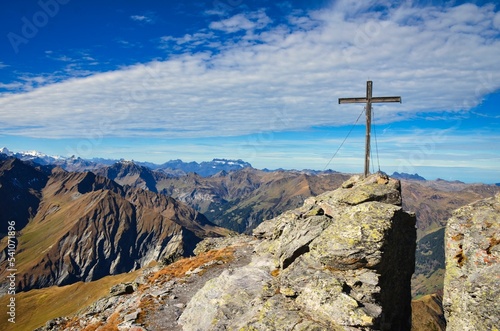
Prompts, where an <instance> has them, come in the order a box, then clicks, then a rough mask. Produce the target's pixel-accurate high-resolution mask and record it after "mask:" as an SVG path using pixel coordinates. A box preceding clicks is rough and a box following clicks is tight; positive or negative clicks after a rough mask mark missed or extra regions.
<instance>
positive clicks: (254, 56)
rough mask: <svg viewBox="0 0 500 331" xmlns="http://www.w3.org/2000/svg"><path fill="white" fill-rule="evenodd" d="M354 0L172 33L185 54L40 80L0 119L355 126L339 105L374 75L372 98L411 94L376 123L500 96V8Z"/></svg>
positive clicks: (53, 130)
mask: <svg viewBox="0 0 500 331" xmlns="http://www.w3.org/2000/svg"><path fill="white" fill-rule="evenodd" d="M357 3H359V2H357ZM374 3H375V2H370V4H372V5H373V4H374ZM349 4H350V2H347V1H337V2H335V5H334V6H332V7H330V8H325V9H321V10H316V11H312V12H308V13H302V14H300V13H295V14H294V15H293V16H290V19H289V23H288V24H285V23H275V24H273V22H272V20H271V19H270V18H269V16H268V15H267V14H266V12H265V11H264V10H258V11H254V12H247V13H243V14H242V13H240V14H237V15H234V16H232V17H230V18H227V19H221V20H219V21H216V22H213V23H211V24H210V25H209V27H208V28H205V29H202V30H200V31H198V32H194V33H191V34H186V35H184V36H183V37H180V38H178V37H175V38H174V37H164V38H163V40H162V47H163V48H165V50H166V51H168V49H169V47H176V50H177V52H176V55H175V56H171V57H169V58H168V59H166V60H162V61H154V62H150V63H145V64H138V65H134V66H129V67H126V68H122V69H120V70H115V71H110V72H103V73H94V74H90V75H87V76H86V77H82V78H74V79H70V80H66V81H44V82H40V83H37V84H35V83H36V81H35V77H32V78H31V79H32V80H33V81H34V82H35V83H33V85H32V88H31V89H30V90H29V91H28V92H24V93H18V94H16V95H4V96H1V97H0V118H2V121H3V122H4V123H8V124H9V125H10V126H11V127H15V128H19V129H18V130H17V131H16V132H15V134H17V135H24V136H32V137H51V138H64V137H82V136H84V137H85V136H88V134H89V123H93V124H92V125H93V127H95V128H97V129H96V130H97V131H96V132H97V133H96V134H101V135H106V136H117V137H125V136H126V137H171V138H182V137H208V136H238V135H244V134H254V133H260V132H272V131H286V130H304V129H307V128H310V127H312V126H321V125H324V126H340V125H346V124H350V123H352V122H353V120H354V119H355V118H356V117H357V115H358V113H359V111H360V106H359V105H358V106H355V105H352V106H349V105H343V106H342V107H339V106H337V98H338V97H351V96H362V95H363V94H364V89H365V81H366V80H367V79H371V80H373V81H374V94H375V95H402V96H403V104H402V105H399V104H397V105H377V107H376V109H377V116H378V117H377V120H378V122H379V123H391V122H396V121H400V120H404V119H411V118H412V117H415V116H417V115H418V114H419V113H421V112H426V113H429V114H431V113H435V114H436V116H438V115H439V116H445V115H446V114H447V113H456V112H458V111H467V110H469V109H471V108H472V107H474V106H476V105H478V104H479V103H480V102H481V101H482V98H483V97H484V96H485V95H487V94H489V93H492V92H494V91H496V90H498V89H500V62H499V61H498V50H499V49H500V29H499V28H498V24H497V20H498V13H497V12H496V11H495V7H494V6H492V5H485V6H476V5H473V4H466V5H462V6H458V7H426V8H420V7H412V6H409V5H407V4H402V5H399V6H397V7H396V6H394V7H386V8H385V9H384V10H383V11H373V10H371V8H373V6H372V7H368V6H365V5H363V6H362V7H354V8H351V6H350V5H349ZM377 4H378V5H379V7H380V6H383V5H384V3H382V2H380V3H379V2H377ZM138 20H139V21H140V20H141V19H139V18H138ZM236 32H244V34H243V35H241V34H239V35H238V34H236ZM249 32H251V33H249ZM233 33H234V34H236V35H235V36H230V37H222V36H226V35H228V34H233ZM202 46H203V47H202ZM47 79H48V78H47ZM33 123H37V126H30V124H33Z"/></svg>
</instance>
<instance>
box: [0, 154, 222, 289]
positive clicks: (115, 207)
mask: <svg viewBox="0 0 500 331" xmlns="http://www.w3.org/2000/svg"><path fill="white" fill-rule="evenodd" d="M0 202H1V204H0V208H1V213H0V225H1V229H0V232H1V233H0V239H1V241H0V249H1V251H0V265H2V266H5V264H6V263H7V260H8V257H9V255H8V252H7V242H8V241H7V239H8V238H7V233H8V231H7V224H8V222H9V223H11V224H12V222H14V224H15V225H14V226H15V230H16V240H17V244H16V246H17V249H16V251H17V253H16V257H15V258H16V269H17V278H16V279H17V284H16V285H17V289H18V290H20V291H27V290H30V289H33V288H42V287H47V286H52V285H67V284H72V283H75V282H77V281H92V280H96V279H100V278H102V277H105V276H108V275H112V274H119V273H124V272H129V271H132V270H135V269H138V268H142V267H145V266H147V265H148V264H149V263H151V262H161V261H164V262H172V261H173V260H175V259H177V258H179V257H181V256H190V255H192V252H193V249H194V248H195V246H196V244H197V243H198V242H199V241H200V240H201V239H203V238H205V237H207V236H221V235H227V234H228V233H229V232H230V231H228V230H226V229H223V228H220V227H217V226H215V225H214V224H212V223H211V222H209V221H208V220H207V218H206V217H205V216H204V215H202V214H200V213H199V212H198V211H196V210H194V209H193V208H191V207H189V206H187V205H186V204H184V203H182V202H179V201H178V200H176V199H174V198H172V197H168V196H166V195H160V194H157V193H154V192H151V191H149V190H143V189H141V188H137V187H132V186H122V185H120V184H118V183H116V182H115V181H112V180H110V179H109V178H106V177H103V176H99V175H96V174H94V173H92V172H67V171H65V170H63V169H61V168H59V167H55V168H53V169H52V170H50V169H48V168H44V167H43V166H38V165H36V166H34V165H31V164H29V162H25V161H21V160H19V159H17V158H12V157H11V158H8V159H5V160H0ZM5 272H6V268H3V267H2V268H0V277H5V276H6V275H5ZM4 285H5V283H4V284H3V285H2V286H4ZM2 290H5V288H2V287H0V293H1V292H2Z"/></svg>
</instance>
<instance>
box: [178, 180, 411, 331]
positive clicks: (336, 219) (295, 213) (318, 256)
mask: <svg viewBox="0 0 500 331" xmlns="http://www.w3.org/2000/svg"><path fill="white" fill-rule="evenodd" d="M254 236H255V237H256V238H258V239H260V242H259V243H258V244H257V245H256V247H255V253H254V256H253V257H252V262H251V263H250V264H249V265H247V266H245V267H242V268H239V269H236V270H233V271H231V272H230V271H227V272H224V273H223V274H221V275H220V276H219V277H217V278H215V279H213V280H211V281H209V282H207V284H205V286H204V287H203V288H202V289H201V290H200V291H198V293H196V295H195V296H194V297H193V299H192V300H191V301H190V302H189V303H188V305H187V307H186V309H185V310H184V312H183V314H182V315H181V317H180V319H179V322H180V324H181V325H183V329H184V330H221V329H227V330H326V329H328V330H410V328H411V305H410V303H411V293H410V279H411V275H412V273H413V271H414V254H415V240H416V229H415V216H414V215H412V214H408V213H406V212H404V211H403V210H402V208H401V193H400V183H399V181H397V180H394V179H391V178H388V177H387V176H385V175H383V174H375V175H372V176H369V177H368V178H361V177H359V176H358V177H353V178H351V179H350V180H349V181H347V182H346V183H344V185H343V186H342V187H341V188H339V189H338V190H336V191H332V192H327V193H324V194H322V195H320V196H317V197H313V198H309V199H307V200H306V201H305V203H304V205H303V206H302V207H300V208H298V209H295V210H292V211H288V212H285V213H283V214H282V215H280V216H278V217H276V218H275V219H272V220H269V221H266V222H263V223H262V224H261V225H259V226H258V227H257V228H256V229H255V230H254ZM203 307H205V308H203Z"/></svg>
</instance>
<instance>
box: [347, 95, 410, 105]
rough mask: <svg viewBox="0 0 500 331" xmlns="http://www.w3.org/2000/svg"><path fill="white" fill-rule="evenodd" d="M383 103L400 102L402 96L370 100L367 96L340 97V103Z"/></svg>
mask: <svg viewBox="0 0 500 331" xmlns="http://www.w3.org/2000/svg"><path fill="white" fill-rule="evenodd" d="M367 102H371V103H382V102H399V103H401V97H374V98H371V99H370V100H368V99H367V98H339V104H342V103H367Z"/></svg>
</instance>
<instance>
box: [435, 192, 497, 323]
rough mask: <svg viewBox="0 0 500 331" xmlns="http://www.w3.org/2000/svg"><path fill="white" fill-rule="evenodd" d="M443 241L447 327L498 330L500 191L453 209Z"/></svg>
mask: <svg viewBox="0 0 500 331" xmlns="http://www.w3.org/2000/svg"><path fill="white" fill-rule="evenodd" d="M445 243H446V250H445V251H446V274H445V280H444V298H443V306H444V310H445V317H446V321H447V330H449V331H459V330H460V331H468V330H499V329H500V315H499V314H498V312H499V311H500V303H499V301H498V298H500V194H498V195H496V196H495V197H493V198H488V199H483V200H479V201H477V202H475V203H472V204H470V205H467V206H465V207H462V208H459V209H457V210H456V211H455V212H454V213H453V216H452V217H451V218H450V219H449V221H448V224H447V227H446V235H445Z"/></svg>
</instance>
